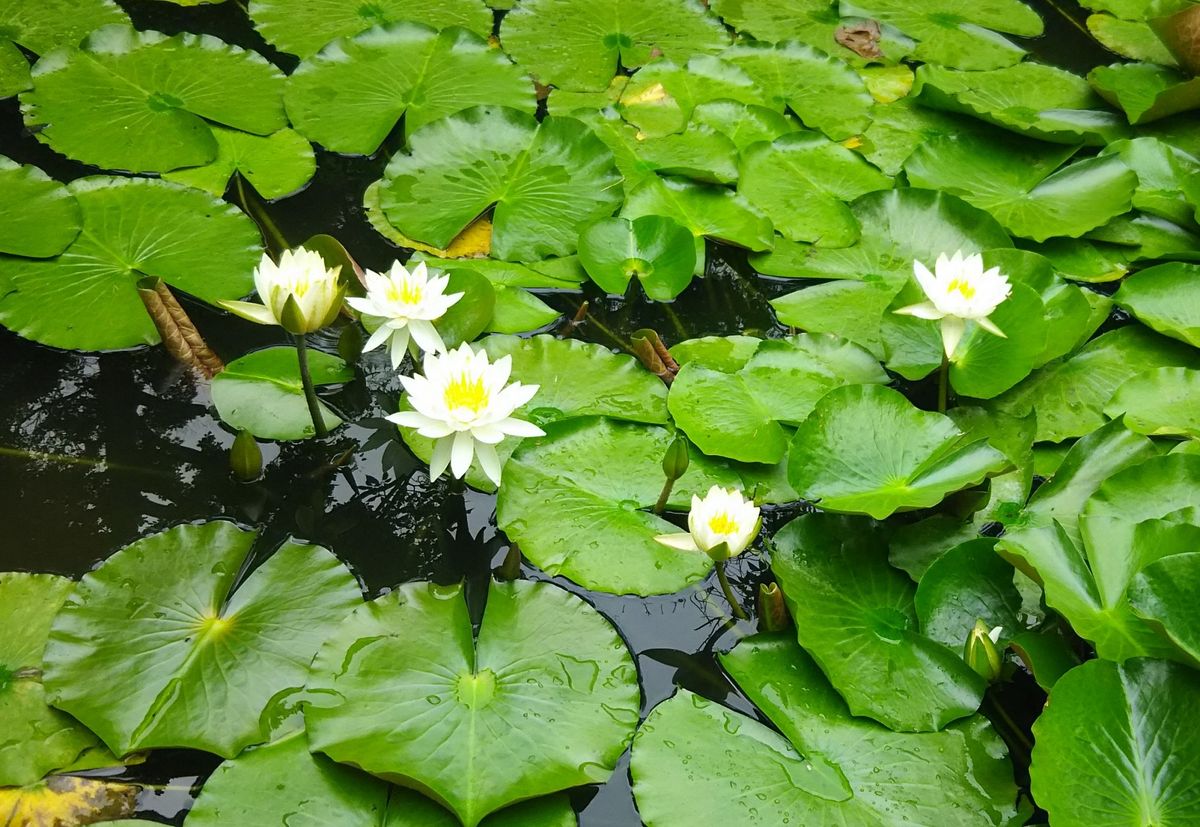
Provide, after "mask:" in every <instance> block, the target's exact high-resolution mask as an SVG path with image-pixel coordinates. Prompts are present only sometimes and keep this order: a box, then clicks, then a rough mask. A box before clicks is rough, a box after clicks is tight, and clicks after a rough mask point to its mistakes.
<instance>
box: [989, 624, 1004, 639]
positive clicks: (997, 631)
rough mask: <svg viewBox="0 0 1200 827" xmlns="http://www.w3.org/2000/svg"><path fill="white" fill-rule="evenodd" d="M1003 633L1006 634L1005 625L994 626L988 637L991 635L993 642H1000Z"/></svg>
mask: <svg viewBox="0 0 1200 827" xmlns="http://www.w3.org/2000/svg"><path fill="white" fill-rule="evenodd" d="M1002 634H1004V627H1003V626H993V627H992V630H991V631H990V632H988V637H990V638H991V639H992V643H999V642H1000V635H1002Z"/></svg>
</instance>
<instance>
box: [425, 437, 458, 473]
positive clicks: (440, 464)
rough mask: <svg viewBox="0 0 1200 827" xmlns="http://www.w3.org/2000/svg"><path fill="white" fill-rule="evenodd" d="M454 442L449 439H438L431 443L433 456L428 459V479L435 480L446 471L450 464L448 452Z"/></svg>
mask: <svg viewBox="0 0 1200 827" xmlns="http://www.w3.org/2000/svg"><path fill="white" fill-rule="evenodd" d="M453 443H454V440H453V439H451V438H450V437H447V438H446V439H439V440H438V441H437V442H435V443H433V456H431V457H430V458H429V479H431V480H436V479H437V478H438V477H440V476H441V475H442V474H444V473H445V471H446V466H447V465H449V464H450V452H451V450H452V448H451V446H452V445H453Z"/></svg>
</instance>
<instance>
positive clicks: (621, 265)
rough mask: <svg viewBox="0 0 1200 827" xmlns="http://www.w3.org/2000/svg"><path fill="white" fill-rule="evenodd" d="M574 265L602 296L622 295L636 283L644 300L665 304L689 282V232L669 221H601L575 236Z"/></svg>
mask: <svg viewBox="0 0 1200 827" xmlns="http://www.w3.org/2000/svg"><path fill="white" fill-rule="evenodd" d="M579 260H580V261H581V262H583V266H584V269H586V270H587V272H588V276H590V277H591V279H592V281H594V282H595V283H596V284H597V285H598V286H599V287H600V288H601V289H602V290H604V291H605V292H607V293H612V294H615V295H619V296H623V295H625V290H626V288H628V286H629V282H630V280H631V279H634V278H636V279H637V280H638V282H639V283H640V284H641V285H642V289H643V290H645V291H646V295H647V296H649V297H650V298H652V299H654V300H656V301H670V300H671V299H673V298H675V297H676V296H678V295H679V294H680V293H682V292H683V290H684V288H686V287H687V286H688V285H689V284H690V283H691V281H692V273H693V271H694V270H695V269H696V245H695V242H694V237H693V236H692V233H691V231H690V230H689V229H688V228H687V227H684V226H683V225H682V224H680V223H678V222H677V221H675V220H674V219H671V218H666V217H664V216H658V215H645V216H642V217H641V218H635V219H634V220H633V221H628V220H626V219H624V218H605V219H602V220H600V221H597V222H596V223H594V224H590V225H588V226H587V227H586V228H584V230H583V232H582V233H581V234H580V237H579Z"/></svg>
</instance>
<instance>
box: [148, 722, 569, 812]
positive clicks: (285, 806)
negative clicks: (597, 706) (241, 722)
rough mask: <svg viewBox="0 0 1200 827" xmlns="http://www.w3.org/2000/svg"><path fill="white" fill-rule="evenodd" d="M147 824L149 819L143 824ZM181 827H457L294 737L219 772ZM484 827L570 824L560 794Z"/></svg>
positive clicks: (432, 808)
mask: <svg viewBox="0 0 1200 827" xmlns="http://www.w3.org/2000/svg"><path fill="white" fill-rule="evenodd" d="M144 823H147V824H148V823H150V822H144ZM186 823H187V827H225V825H228V824H230V823H239V824H254V825H255V827H355V826H356V825H363V824H377V825H381V827H458V825H459V824H460V822H459V821H458V820H457V819H456V818H455V817H454V815H453V814H451V813H450V812H449V811H448V810H446V809H445V808H444V807H442V806H441V805H439V804H437V803H435V802H434V801H433V800H431V799H429V798H426V797H425V796H423V795H421V794H420V793H417V792H414V791H412V790H406V789H402V788H400V787H394V786H392V785H390V784H387V783H386V782H384V781H380V780H379V779H378V778H374V777H372V776H370V775H367V774H365V773H362V772H359V771H358V770H354V769H351V768H350V767H347V766H344V765H342V764H335V763H334V762H333V761H330V760H329V759H328V758H326V757H325V756H323V755H313V754H312V753H310V752H309V751H308V739H307V737H306V736H305V734H304V733H303V732H302V731H301V732H295V733H292V734H291V735H287V736H285V737H284V738H282V739H280V740H278V741H275V742H273V743H271V744H266V745H263V746H260V747H255V748H253V749H250V750H248V751H246V752H244V753H243V754H241V755H239V756H238V757H237V758H234V759H233V760H231V761H226V762H225V763H223V764H221V766H219V767H217V769H216V771H215V772H213V774H212V775H211V776H209V778H208V780H207V781H205V782H204V787H203V788H202V789H201V790H200V795H199V796H198V797H197V799H196V803H195V805H193V807H192V809H191V810H190V811H189V812H188V816H187V822H186ZM483 824H484V825H485V827H502V825H510V827H517V825H521V824H523V825H527V827H574V825H575V824H576V819H575V814H574V812H572V810H571V806H570V802H569V801H567V800H566V799H565V798H564V797H562V796H551V797H548V798H539V799H535V800H534V801H529V802H524V803H522V804H517V805H515V806H513V807H510V808H507V809H504V810H501V811H500V812H498V813H496V814H494V815H492V816H489V817H488V818H486V819H484V821H483Z"/></svg>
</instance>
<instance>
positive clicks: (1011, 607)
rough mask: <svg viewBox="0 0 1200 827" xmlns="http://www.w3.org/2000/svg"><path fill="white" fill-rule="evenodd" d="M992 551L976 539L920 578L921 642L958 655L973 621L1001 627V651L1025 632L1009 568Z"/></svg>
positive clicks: (991, 542)
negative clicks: (926, 639) (923, 639)
mask: <svg viewBox="0 0 1200 827" xmlns="http://www.w3.org/2000/svg"><path fill="white" fill-rule="evenodd" d="M994 545H995V541H994V540H991V539H983V538H981V539H978V540H971V541H969V542H966V543H963V544H962V545H959V546H955V547H954V548H952V549H950V550H949V551H947V552H946V553H945V554H944V555H942V556H941V557H939V558H938V559H937V560H935V561H934V562H933V564H932V565H931V566H930V567H929V568H928V569H927V570H926V571H925V573H924V575H922V577H921V582H920V584H919V585H918V586H917V593H916V596H915V597H914V602H915V606H916V612H917V617H918V618H920V621H921V632H922V633H923V634H924V635H925V636H926V637H929V638H932V639H933V640H936V641H938V642H939V643H942V644H945V645H946V646H948V647H949V648H951V649H953V650H954V651H960V650H961V649H962V647H963V644H964V643H966V641H967V636H968V635H969V634H970V633H971V629H972V628H974V626H975V621H977V620H982V621H983V622H984V623H985V624H987V626H988V628H989V629H991V628H994V627H996V626H999V627H1001V632H1000V642H1001V644H1002V645H1003V644H1005V643H1007V642H1008V641H1009V640H1011V639H1012V638H1013V637H1015V636H1016V635H1017V634H1018V633H1019V632H1021V630H1023V629H1024V624H1023V623H1022V622H1021V619H1020V610H1021V594H1020V592H1018V591H1017V587H1016V586H1014V585H1013V567H1012V566H1011V565H1010V564H1009V563H1007V562H1005V560H1004V559H1003V558H1002V557H1000V555H998V554H996V552H995V550H994V548H993V546H994Z"/></svg>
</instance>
